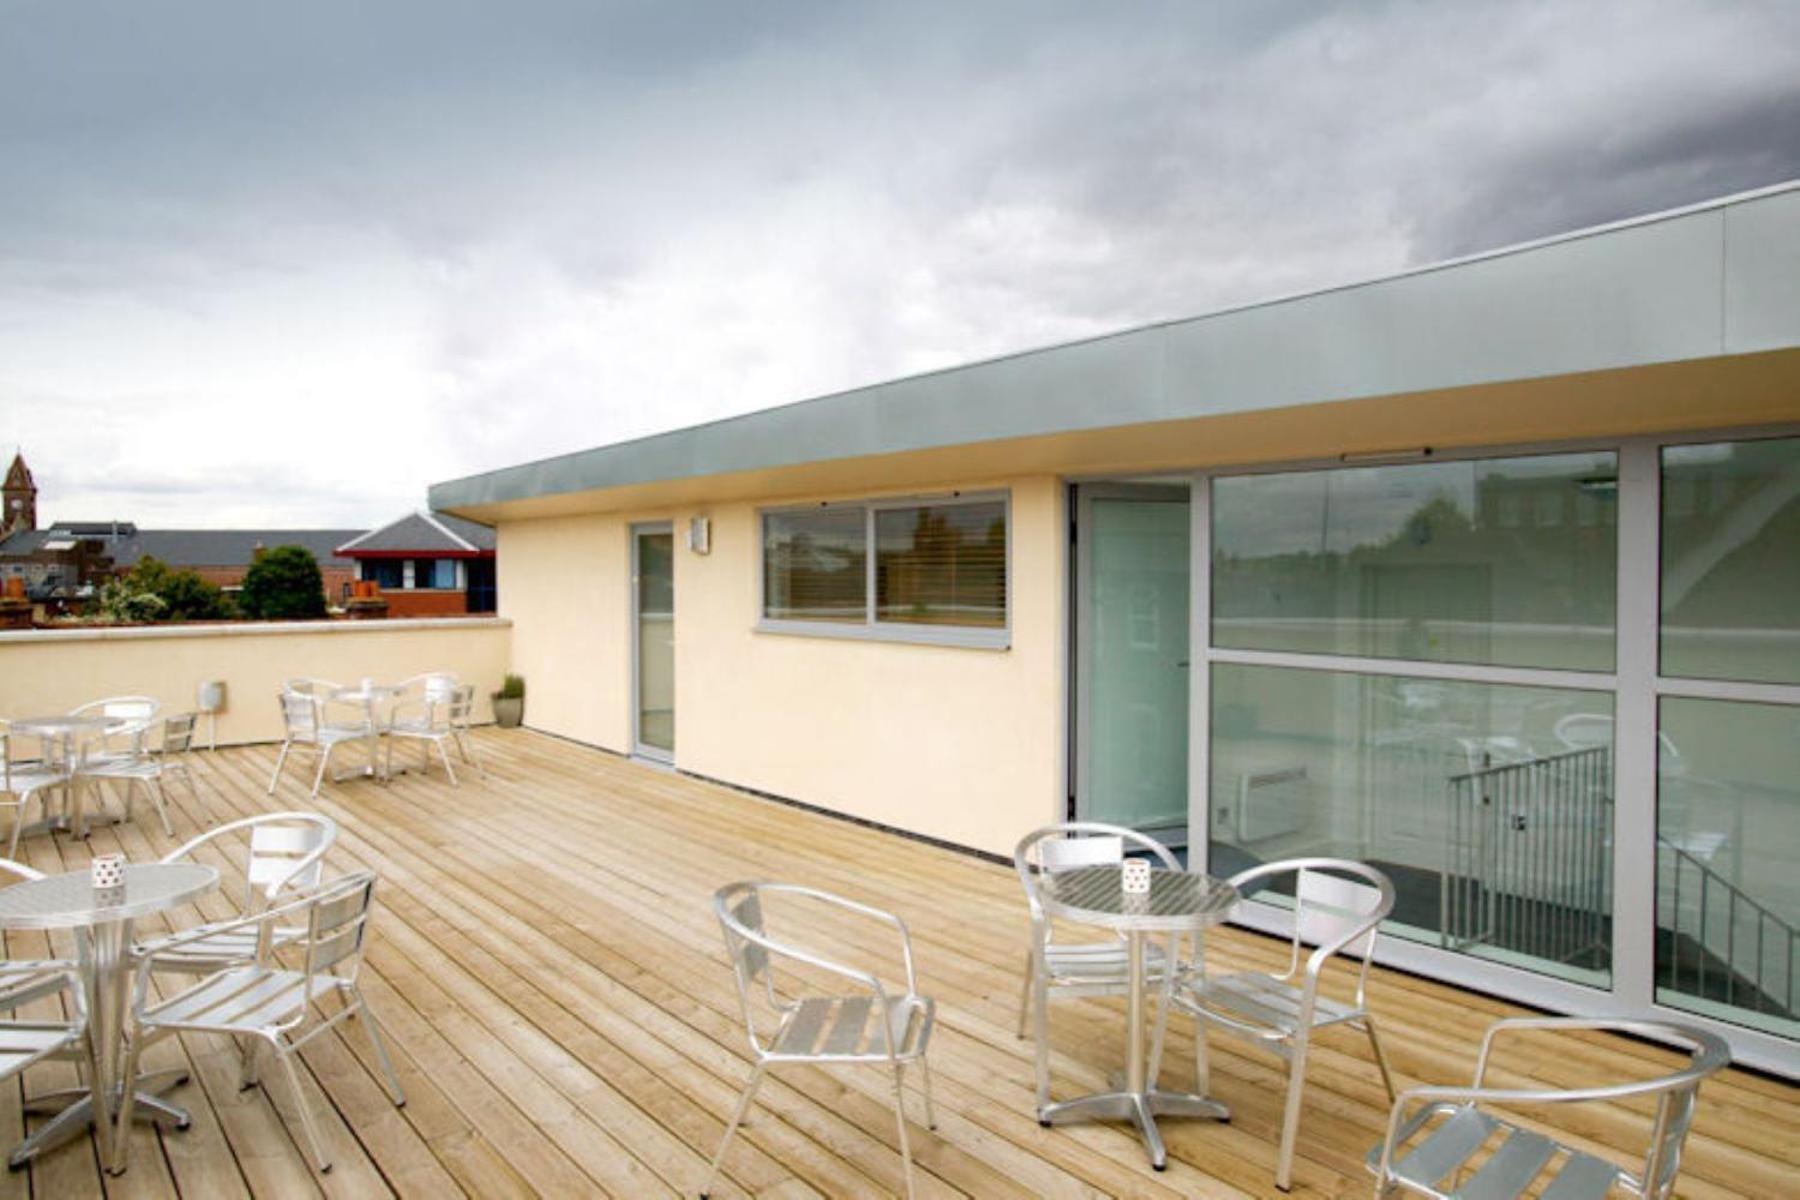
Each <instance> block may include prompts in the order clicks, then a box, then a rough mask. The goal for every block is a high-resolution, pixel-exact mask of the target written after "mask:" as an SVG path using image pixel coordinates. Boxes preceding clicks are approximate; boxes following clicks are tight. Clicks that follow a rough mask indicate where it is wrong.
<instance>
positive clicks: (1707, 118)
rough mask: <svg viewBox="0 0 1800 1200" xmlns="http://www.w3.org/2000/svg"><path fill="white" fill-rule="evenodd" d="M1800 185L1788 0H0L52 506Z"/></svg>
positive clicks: (262, 500) (996, 342) (38, 454)
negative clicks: (1355, 0)
mask: <svg viewBox="0 0 1800 1200" xmlns="http://www.w3.org/2000/svg"><path fill="white" fill-rule="evenodd" d="M1795 177H1800V4H1796V3H1793V2H1792V0H1783V2H1767V3H1731V2H1728V0H1686V2H1678V0H1630V2H1615V3H1606V2H1594V3H1574V2H1570V0H1558V2H1554V3H1500V2H1489V0H1461V2H1459V3H1456V4H1421V3H1362V4H1325V3H1311V4H1301V3H1288V2H1283V0H1260V2H1258V3H1255V4H1251V3H1228V2H1224V0H1219V2H1214V3H1207V2H1203V0H1179V2H1173V3H1128V2H1119V3H1104V4H1096V3H1092V2H1091V0H1083V2H1068V3H1059V2H1056V0H1034V2H1031V3H1011V2H1004V0H984V2H982V3H968V2H967V0H964V2H962V3H953V4H940V3H935V2H933V0H909V2H907V3H892V4H857V3H852V2H849V0H837V2H826V0H816V2H806V0H791V2H790V0H758V2H755V3H750V2H746V0H734V2H714V3H698V2H695V3H682V2H679V0H654V2H646V3H613V2H606V0H509V2H507V3H499V2H492V3H468V2H457V0H382V2H380V3H367V2H364V0H359V2H354V3H339V2H334V0H309V2H308V3H306V4H246V3H244V2H243V0H205V2H199V0H158V2H157V3H155V4H145V3H142V2H141V0H128V2H122V3H90V2H87V0H52V2H39V0H7V2H6V3H4V4H3V5H0V454H4V455H5V456H6V458H7V459H9V460H10V456H11V452H12V450H13V449H15V448H23V450H24V453H25V457H26V460H27V461H28V462H29V463H30V465H31V467H32V470H33V472H34V474H35V476H36V479H37V483H38V486H39V489H40V498H39V513H40V519H41V520H44V521H49V520H101V519H124V520H135V521H137V522H138V524H140V525H142V526H146V527H206V526H213V527H226V526H246V525H258V526H266V527H327V528H329V527H353V526H365V525H372V524H379V523H383V522H385V521H387V520H389V519H391V518H393V517H396V516H399V515H400V514H402V513H404V512H406V511H408V510H411V509H414V508H418V507H421V506H423V504H424V503H425V490H426V488H427V486H428V485H429V484H430V483H432V482H434V481H438V480H443V479H449V478H454V477H457V476H461V475H465V474H470V473H473V472H478V471H483V470H489V469H493V468H497V467H501V466H506V465H510V464H513V463H517V462H522V461H526V460H529V459H534V458H542V457H545V456H549V455H553V454H560V453H566V452H569V451H572V450H579V449H584V448H586V447H589V446H595V445H600V444H603V443H607V442H612V441H618V440H621V439H625V438H630V437H636V436H641V435H644V434H648V433H654V432H658V431H661V430H666V429H672V428H677V427H680V426H683V425H689V424H693V423H695V422H698V421H704V420H710V419H713V418H717V417H723V416H729V415H733V414H737V413H742V412H747V411H751V410H753V409H757V408H763V407H767V406H770V405H773V404H780V403H786V402H789V401H794V400H800V399H805V398H807V397H811V396H816V395H822V394H826V393H830V392H834V391H839V390H842V389H845V388H850V387H855V386H858V385H862V384H867V383H873V382H877V381H880V380H883V379H889V378H893V377H895V376H899V375H905V374H911V373H914V372H918V371H924V370H930V369H935V368H939V367H944V366H950V365H953V364H956V363H960V362H966V361H971V360H976V359H981V358H987V357H992V356H995V355H999V354H1005V353H1010V352H1014V351H1018V350H1023V349H1029V348H1032V347H1036V346H1042V345H1047V344H1053V343H1056V342H1061V341H1067V340H1071V339H1074V338H1080V337H1085V336H1090V335H1094V334H1099V333H1104V332H1109V331H1112V330H1117V329H1122V328H1128V327H1131V326H1134V325H1140V324H1145V323H1148V322H1153V321H1159V320H1167V319H1171V318H1176V317H1182V316H1190V315H1195V314H1198V313H1202V312H1206V311H1209V310H1212V309H1215V308H1219V307H1222V306H1226V305H1230V304H1235V303H1243V302H1247V301H1252V300H1255V299H1258V298H1263V297H1268V296H1274V295H1280V294H1285V293H1290V292H1294V291H1300V290H1306V289H1311V288H1315V287H1323V286H1329V285H1332V284H1337V283H1343V282H1349V281H1354V280H1358V279H1364V278H1369V277H1373V276H1379V275H1382V274H1387V273H1390V272H1393V271H1397V270H1402V269H1405V268H1407V267H1411V266H1416V265H1419V264H1422V263H1427V262H1432V261H1435V260H1439V259H1443V258H1446V257H1452V256H1458V255H1463V254H1468V253H1473V252H1477V251H1480V250H1484V249H1491V248H1495V247H1499V246H1504V245H1508V244H1511V243H1515V242H1519V241H1523V240H1528V239H1533V238H1538V237H1543V236H1547V235H1551V234H1555V233H1559V232H1563V231H1566V230H1570V229H1577V228H1581V227H1584V226H1589V225H1593V224H1598V223H1603V222H1607V221H1612V220H1618V219H1622V218H1626V217H1630V216H1634V215H1639V214H1642V213H1648V212H1655V211H1658V210H1661V209H1666V208H1670V207H1674V206H1678V205H1682V204H1687V203H1692V202H1695V201H1699V200H1704V199H1708V198H1712V197H1715V196H1720V195H1726V194H1729V193H1732V192H1737V191H1742V190H1746V189H1750V188H1754V187H1760V186H1763V185H1766V184H1770V183H1775V182H1780V181H1783V180H1786V179H1791V178H1795Z"/></svg>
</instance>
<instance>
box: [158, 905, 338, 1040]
mask: <svg viewBox="0 0 1800 1200" xmlns="http://www.w3.org/2000/svg"><path fill="white" fill-rule="evenodd" d="M313 899H314V897H313V896H311V895H302V896H300V897H299V898H298V899H293V900H288V901H286V902H285V903H282V904H278V905H276V906H274V907H273V908H266V909H264V910H263V911H262V912H259V913H253V914H251V915H250V916H247V917H234V918H233V919H231V920H229V921H210V922H208V923H206V924H204V925H196V926H194V927H193V928H192V929H184V930H182V931H181V932H180V933H174V934H170V935H169V936H168V937H165V938H159V939H158V940H157V941H155V942H154V943H144V946H145V952H144V953H143V954H142V955H141V957H140V958H139V961H138V963H137V977H136V979H135V980H134V982H133V985H132V991H131V1011H132V1014H133V1015H134V1016H136V1015H138V1014H140V1013H142V1011H143V1008H144V1001H145V999H146V998H147V996H148V995H149V988H150V974H151V969H152V968H153V967H154V965H155V963H156V956H157V955H158V954H167V953H168V952H169V951H171V950H179V949H180V948H181V947H183V946H187V945H192V944H193V943H194V942H198V941H201V940H203V939H205V938H209V937H214V936H216V935H218V934H221V933H230V932H232V931H233V930H238V929H251V928H255V927H258V926H263V925H273V924H275V923H276V922H277V921H280V920H281V919H282V918H284V917H287V916H289V915H290V914H292V913H294V912H297V911H299V910H300V909H303V908H305V907H307V906H308V905H310V904H311V903H312V902H313Z"/></svg>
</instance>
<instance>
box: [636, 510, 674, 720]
mask: <svg viewBox="0 0 1800 1200" xmlns="http://www.w3.org/2000/svg"><path fill="white" fill-rule="evenodd" d="M637 560H638V564H637V565H638V578H637V621H638V628H637V638H638V656H637V674H638V722H637V728H638V743H639V744H640V745H643V746H649V747H651V748H653V749H656V750H662V751H666V752H669V753H673V752H674V750H675V537H674V535H673V534H670V533H640V534H638V535H637Z"/></svg>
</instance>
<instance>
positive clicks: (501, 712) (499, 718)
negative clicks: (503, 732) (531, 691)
mask: <svg viewBox="0 0 1800 1200" xmlns="http://www.w3.org/2000/svg"><path fill="white" fill-rule="evenodd" d="M524 720H525V697H523V696H513V697H512V698H510V699H508V698H507V697H505V696H495V697H494V724H496V725H498V726H500V728H502V729H517V728H518V727H519V725H520V724H521V723H522V722H523V721H524Z"/></svg>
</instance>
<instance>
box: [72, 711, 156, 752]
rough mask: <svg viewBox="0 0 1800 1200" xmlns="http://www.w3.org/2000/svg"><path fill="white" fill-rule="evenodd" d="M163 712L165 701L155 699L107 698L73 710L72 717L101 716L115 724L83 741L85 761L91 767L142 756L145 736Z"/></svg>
mask: <svg viewBox="0 0 1800 1200" xmlns="http://www.w3.org/2000/svg"><path fill="white" fill-rule="evenodd" d="M161 711H162V701H160V700H158V699H156V697H154V696H108V697H106V698H105V699H103V700H90V701H88V702H87V703H86V704H80V705H77V706H76V707H74V708H71V709H70V710H69V715H70V716H71V717H89V716H100V717H105V718H107V719H108V720H109V721H110V722H112V724H111V726H110V727H109V728H108V729H107V730H106V731H105V732H104V733H98V734H94V735H92V736H90V737H88V738H87V739H86V740H85V741H84V743H83V744H82V746H81V747H80V751H81V759H82V761H83V762H84V763H86V764H89V765H92V764H98V763H101V762H104V761H107V760H110V759H129V758H139V757H141V756H142V755H143V753H144V741H145V737H146V735H147V734H148V733H149V731H150V729H151V727H152V726H153V725H155V723H156V715H157V713H159V712H161ZM121 743H123V744H121Z"/></svg>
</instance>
